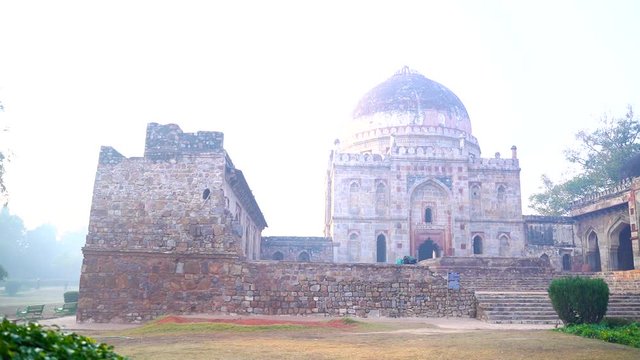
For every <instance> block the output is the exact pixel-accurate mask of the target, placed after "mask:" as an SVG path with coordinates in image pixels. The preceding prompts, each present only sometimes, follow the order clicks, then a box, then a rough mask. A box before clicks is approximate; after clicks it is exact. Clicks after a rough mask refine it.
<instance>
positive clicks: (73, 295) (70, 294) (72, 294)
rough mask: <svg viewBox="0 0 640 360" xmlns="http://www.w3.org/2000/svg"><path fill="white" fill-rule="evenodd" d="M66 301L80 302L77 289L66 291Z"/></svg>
mask: <svg viewBox="0 0 640 360" xmlns="http://www.w3.org/2000/svg"><path fill="white" fill-rule="evenodd" d="M63 296H64V302H66V303H70V302H78V292H77V291H67V292H65V293H64V295H63Z"/></svg>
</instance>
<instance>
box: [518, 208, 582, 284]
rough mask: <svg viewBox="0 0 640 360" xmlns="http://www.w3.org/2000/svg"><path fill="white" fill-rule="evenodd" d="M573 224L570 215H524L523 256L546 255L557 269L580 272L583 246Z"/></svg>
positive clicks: (559, 270)
mask: <svg viewBox="0 0 640 360" xmlns="http://www.w3.org/2000/svg"><path fill="white" fill-rule="evenodd" d="M575 227H576V225H575V221H574V220H573V218H570V217H564V216H532V215H527V216H524V232H525V236H526V247H525V251H524V253H525V256H527V257H535V258H547V259H549V263H550V264H551V266H552V267H553V268H554V269H555V270H556V271H558V272H561V271H574V272H577V271H582V267H583V264H584V257H583V246H582V242H581V239H580V237H578V236H576V235H575ZM567 257H568V258H567Z"/></svg>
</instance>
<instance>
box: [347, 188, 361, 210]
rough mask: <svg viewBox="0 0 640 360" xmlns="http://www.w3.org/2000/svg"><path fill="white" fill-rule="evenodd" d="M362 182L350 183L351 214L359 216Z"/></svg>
mask: <svg viewBox="0 0 640 360" xmlns="http://www.w3.org/2000/svg"><path fill="white" fill-rule="evenodd" d="M359 193H360V182H359V181H357V180H353V181H351V182H350V183H349V213H350V214H351V215H358V214H359V213H360V194H359Z"/></svg>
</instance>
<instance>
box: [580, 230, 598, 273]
mask: <svg viewBox="0 0 640 360" xmlns="http://www.w3.org/2000/svg"><path fill="white" fill-rule="evenodd" d="M584 238H585V239H586V242H587V263H588V264H589V268H590V270H591V271H602V265H601V263H600V245H599V244H598V234H597V233H596V231H595V230H594V229H593V228H590V229H589V230H587V232H586V233H585V237H584Z"/></svg>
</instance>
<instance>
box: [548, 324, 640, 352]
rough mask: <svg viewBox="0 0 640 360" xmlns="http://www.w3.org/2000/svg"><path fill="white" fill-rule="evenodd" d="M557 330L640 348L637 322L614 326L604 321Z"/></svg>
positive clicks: (639, 326)
mask: <svg viewBox="0 0 640 360" xmlns="http://www.w3.org/2000/svg"><path fill="white" fill-rule="evenodd" d="M557 331H560V332H564V333H567V334H574V335H578V336H582V337H586V338H591V339H600V340H604V341H607V342H611V343H617V344H622V345H628V346H633V347H636V348H640V324H639V323H637V322H632V323H630V324H628V325H620V326H613V327H612V326H608V325H607V324H604V322H601V323H600V324H579V325H569V326H566V327H563V328H560V329H557Z"/></svg>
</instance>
